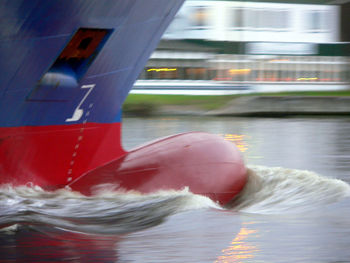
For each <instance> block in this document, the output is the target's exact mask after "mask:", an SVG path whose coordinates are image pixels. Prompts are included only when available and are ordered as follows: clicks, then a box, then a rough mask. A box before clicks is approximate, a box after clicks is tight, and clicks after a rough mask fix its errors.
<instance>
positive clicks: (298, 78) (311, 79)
mask: <svg viewBox="0 0 350 263" xmlns="http://www.w3.org/2000/svg"><path fill="white" fill-rule="evenodd" d="M297 80H318V78H298V79H297Z"/></svg>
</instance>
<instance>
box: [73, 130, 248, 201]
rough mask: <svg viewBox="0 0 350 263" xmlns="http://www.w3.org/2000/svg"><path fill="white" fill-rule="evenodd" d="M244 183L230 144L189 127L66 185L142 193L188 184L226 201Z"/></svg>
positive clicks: (84, 190) (239, 161)
mask: <svg viewBox="0 0 350 263" xmlns="http://www.w3.org/2000/svg"><path fill="white" fill-rule="evenodd" d="M245 183H246V168H245V166H244V163H243V160H242V158H241V155H240V153H239V151H238V150H237V148H236V147H235V145H234V144H233V143H231V142H228V141H225V140H224V139H222V138H221V137H219V136H216V135H212V134H206V133H199V132H193V133H187V134H180V135H175V136H172V137H167V138H165V139H162V140H159V141H156V142H153V143H150V144H149V145H146V146H143V147H140V148H138V149H135V150H133V151H131V152H129V153H127V154H126V155H124V156H123V157H121V158H118V159H116V160H114V161H112V162H110V163H109V164H107V165H104V166H103V167H99V168H97V169H95V170H93V171H91V172H89V173H87V174H85V175H83V176H81V177H80V178H78V179H77V180H76V181H75V182H73V183H72V184H70V187H71V188H72V189H73V190H77V191H80V192H82V193H84V194H88V195H89V194H92V193H93V189H94V187H93V186H97V185H101V184H102V185H104V184H112V185H114V186H116V187H115V188H116V189H120V190H137V191H140V192H142V193H150V192H154V191H159V190H169V189H174V190H181V189H183V188H185V187H188V188H189V189H190V191H191V192H193V193H196V194H201V195H205V196H208V197H210V198H211V199H212V200H214V201H217V202H219V203H220V204H225V203H227V202H229V201H230V200H231V199H232V198H233V197H234V196H235V195H236V194H238V193H239V192H240V191H241V190H242V188H243V187H244V185H245Z"/></svg>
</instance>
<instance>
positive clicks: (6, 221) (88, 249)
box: [0, 118, 350, 263]
mask: <svg viewBox="0 0 350 263" xmlns="http://www.w3.org/2000/svg"><path fill="white" fill-rule="evenodd" d="M128 121H129V123H128ZM230 122H231V125H228V123H230ZM125 123H126V126H127V127H126V129H128V125H129V127H132V129H131V130H126V132H127V133H128V134H132V133H133V132H134V133H135V132H137V131H141V130H142V131H143V133H142V134H141V133H140V134H135V137H134V138H138V139H139V138H142V139H143V141H136V140H132V136H131V139H130V136H129V138H127V140H126V142H127V144H128V146H129V147H133V146H134V145H136V144H139V143H143V142H145V141H149V140H152V139H154V138H156V137H160V136H165V135H168V134H172V133H177V132H183V131H187V130H200V131H209V132H214V131H215V133H218V134H222V135H223V136H225V135H226V137H227V138H229V139H230V138H231V139H232V138H236V139H237V138H238V140H235V143H238V144H239V145H238V146H239V147H240V148H241V149H242V154H243V155H244V157H245V159H246V163H247V164H248V165H247V166H248V168H249V169H248V173H249V177H248V178H249V179H248V183H247V185H246V187H245V188H244V190H243V191H242V193H241V194H240V195H239V196H238V197H237V198H235V200H233V201H232V202H231V203H230V205H228V206H227V207H221V206H219V205H218V204H216V203H214V202H213V201H211V200H210V199H209V198H206V197H204V196H200V195H195V194H192V193H191V192H190V191H188V189H183V190H182V191H163V192H158V193H154V194H148V195H143V194H139V193H137V192H127V193H125V192H115V191H112V190H110V189H112V188H113V187H110V186H106V185H102V186H100V188H98V189H99V191H97V192H96V194H95V195H94V196H90V197H87V196H84V195H81V194H79V193H77V192H73V191H71V190H69V189H62V190H58V191H54V192H46V191H44V190H42V189H41V188H39V187H16V188H14V187H11V186H3V187H2V188H1V189H0V228H1V231H0V262H38V261H41V262H152V263H153V262H350V252H349V250H348V248H349V246H350V220H349V218H350V198H349V195H350V186H349V184H348V182H350V164H349V163H350V162H347V160H349V161H350V159H349V156H350V149H348V148H344V147H343V146H344V144H346V143H348V142H350V124H349V123H348V122H347V120H346V119H338V120H334V119H311V120H310V119H309V120H305V119H289V120H280V119H244V122H243V120H242V119H227V118H225V119H217V118H215V119H206V120H204V121H203V120H198V121H197V122H196V119H195V120H193V119H187V118H184V119H181V118H177V119H174V120H173V121H171V120H169V119H167V120H164V124H163V125H165V126H164V127H163V129H161V130H165V131H167V132H168V134H157V132H159V130H160V129H159V125H161V123H162V120H161V119H150V120H147V119H126V120H125ZM137 125H139V128H137V127H138V126H137ZM169 125H170V126H169ZM191 125H196V127H191ZM151 127H154V130H153V132H152V130H151ZM184 127H185V128H184ZM148 129H150V132H149V133H147V131H148ZM169 129H170V131H169ZM186 129H187V130H186ZM213 129H214V130H213ZM286 131H288V133H287V132H286ZM311 131H312V136H310V133H311ZM271 133H273V134H272V136H271ZM291 133H292V134H293V136H292V137H290V138H287V137H286V135H288V134H291ZM147 134H148V135H147ZM276 138H279V142H278V143H276ZM285 147H288V149H289V151H285ZM261 149H264V150H265V151H262V150H261ZM276 163H280V164H281V166H285V167H291V168H282V167H276V165H275V164H276ZM311 170H312V171H311ZM321 172H324V173H322V175H320V174H321ZM336 178H339V179H336Z"/></svg>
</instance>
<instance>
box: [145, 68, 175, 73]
mask: <svg viewBox="0 0 350 263" xmlns="http://www.w3.org/2000/svg"><path fill="white" fill-rule="evenodd" d="M176 70H177V69H176V68H150V69H147V71H156V72H160V71H176Z"/></svg>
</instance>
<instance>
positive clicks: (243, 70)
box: [228, 68, 252, 75]
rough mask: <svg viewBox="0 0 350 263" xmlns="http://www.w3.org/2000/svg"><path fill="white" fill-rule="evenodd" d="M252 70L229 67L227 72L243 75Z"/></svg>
mask: <svg viewBox="0 0 350 263" xmlns="http://www.w3.org/2000/svg"><path fill="white" fill-rule="evenodd" d="M251 71H252V70H251V69H250V68H241V69H230V70H229V71H228V72H229V73H230V74H231V75H243V74H249V73H250V72H251Z"/></svg>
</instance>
